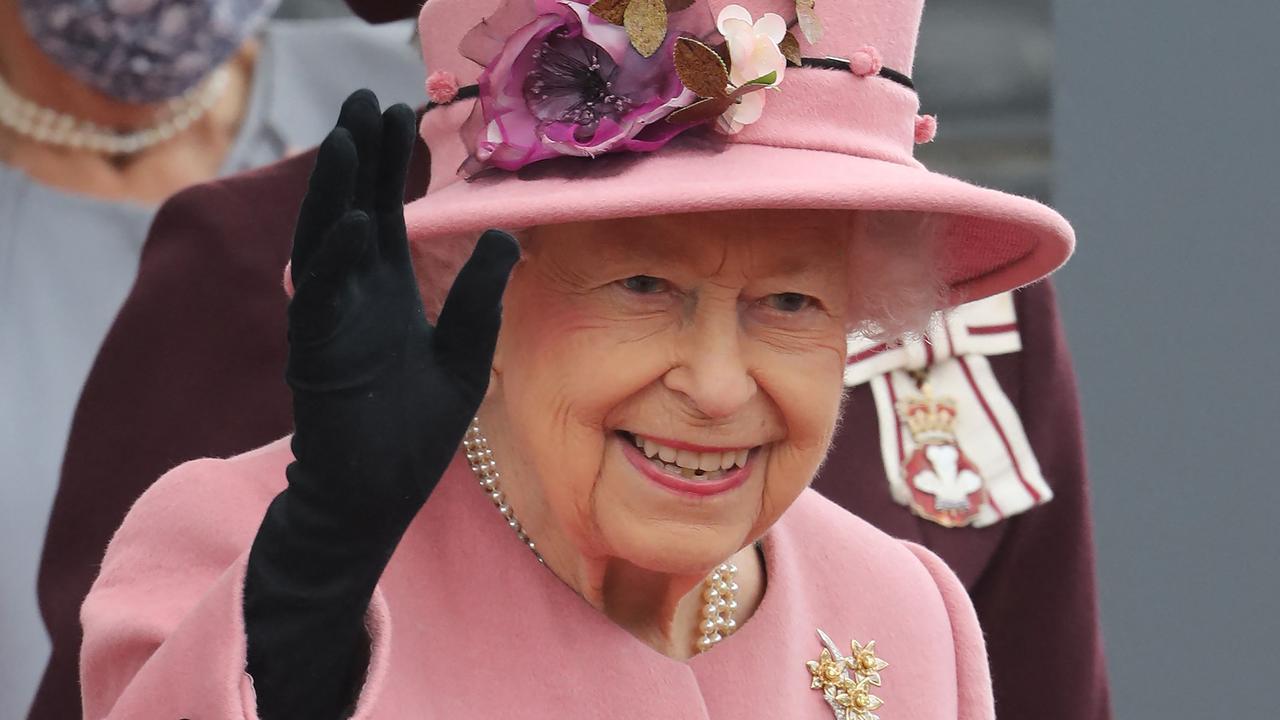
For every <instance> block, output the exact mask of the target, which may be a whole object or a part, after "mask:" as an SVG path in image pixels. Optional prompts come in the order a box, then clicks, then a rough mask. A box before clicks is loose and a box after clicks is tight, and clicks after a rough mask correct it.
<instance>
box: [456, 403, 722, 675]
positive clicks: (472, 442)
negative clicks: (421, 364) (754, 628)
mask: <svg viewBox="0 0 1280 720" xmlns="http://www.w3.org/2000/svg"><path fill="white" fill-rule="evenodd" d="M462 447H463V449H464V450H466V452H467V462H468V463H469V464H470V465H471V472H473V473H475V476H476V478H477V479H478V480H479V481H480V487H481V488H483V489H484V491H485V492H486V493H488V495H489V499H490V500H491V501H493V505H494V507H496V508H498V512H500V513H502V517H504V518H506V520H507V527H510V528H511V530H512V531H514V532H515V534H516V537H518V538H520V542H522V543H524V544H525V546H527V547H528V548H529V552H532V553H533V556H534V557H535V558H537V559H538V562H539V563H541V564H543V565H546V564H547V561H546V560H543V559H542V553H540V552H538V546H537V545H535V544H534V542H533V540H532V539H530V538H529V535H528V533H526V532H525V531H524V527H523V526H521V525H520V521H519V520H517V519H516V515H515V511H514V510H512V509H511V505H510V504H509V503H508V502H507V497H506V495H504V494H503V492H502V490H501V489H500V488H499V487H498V478H499V473H498V463H497V461H496V460H494V457H493V450H492V449H491V448H490V447H489V440H488V439H487V438H486V437H485V436H484V433H482V432H480V425H479V424H478V423H477V422H476V421H474V420H472V421H471V427H470V428H468V429H467V434H466V437H464V438H463V440H462ZM737 572H738V568H737V567H736V566H735V565H734V564H733V563H721V564H720V566H719V567H717V568H716V569H715V570H713V571H711V574H710V575H708V576H707V579H706V580H704V581H703V583H702V601H703V602H704V603H705V604H704V605H703V606H702V620H701V622H699V623H698V630H699V632H700V633H701V635H699V637H698V640H697V641H696V642H695V643H694V651H695V652H699V653H704V652H706V651H708V650H710V649H711V648H713V647H715V645H716V643H718V642H720V641H721V640H723V639H725V638H726V637H728V636H729V635H731V634H732V633H733V631H734V630H737V629H738V623H737V621H736V620H734V619H733V614H734V611H735V610H737V609H738V603H737V601H736V600H734V595H735V594H736V593H737V592H738V584H737V583H736V582H734V581H733V578H734V575H735V574H737Z"/></svg>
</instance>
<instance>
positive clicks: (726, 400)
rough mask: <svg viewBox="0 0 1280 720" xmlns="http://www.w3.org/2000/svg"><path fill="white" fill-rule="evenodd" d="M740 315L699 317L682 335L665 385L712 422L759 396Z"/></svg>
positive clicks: (707, 315) (701, 314)
mask: <svg viewBox="0 0 1280 720" xmlns="http://www.w3.org/2000/svg"><path fill="white" fill-rule="evenodd" d="M740 333H741V331H740V325H739V323H738V318H737V313H736V312H734V313H733V314H732V316H730V317H714V316H712V313H699V317H697V319H696V320H695V322H694V323H692V324H691V325H690V326H689V327H687V328H685V329H684V331H683V332H681V333H680V339H679V342H680V347H679V348H678V349H677V351H676V352H677V356H678V358H679V360H678V362H677V363H676V365H675V367H673V368H671V369H670V370H669V371H667V374H666V375H665V376H664V378H663V382H664V384H665V385H666V386H667V387H668V388H669V389H671V390H674V391H675V392H678V393H680V394H682V395H684V396H685V397H686V398H688V399H689V402H690V403H691V404H692V405H693V408H694V409H695V410H696V411H697V412H698V413H700V414H701V415H704V416H706V417H708V418H722V417H727V416H730V415H732V414H734V413H735V412H737V411H739V410H741V409H742V407H743V406H744V405H746V404H747V402H748V401H750V400H751V398H753V397H754V396H755V394H756V391H757V387H756V381H755V378H753V377H752V376H751V372H750V370H749V369H748V367H747V363H746V358H745V354H744V347H743V344H742V338H741V334H740Z"/></svg>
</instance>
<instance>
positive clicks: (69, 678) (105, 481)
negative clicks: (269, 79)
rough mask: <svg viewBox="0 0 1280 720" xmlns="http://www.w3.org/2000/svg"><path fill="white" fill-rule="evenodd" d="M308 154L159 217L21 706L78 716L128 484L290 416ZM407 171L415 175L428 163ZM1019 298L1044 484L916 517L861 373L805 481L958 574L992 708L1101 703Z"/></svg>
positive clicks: (1070, 715) (1092, 622)
mask: <svg viewBox="0 0 1280 720" xmlns="http://www.w3.org/2000/svg"><path fill="white" fill-rule="evenodd" d="M419 152H421V149H420V150H419ZM313 162H314V153H308V154H306V155H303V156H299V157H295V158H292V159H290V160H286V161H284V162H282V163H279V164H277V165H275V166H272V167H269V168H266V169H263V170H259V171H256V172H253V173H249V174H246V175H243V176H239V177H235V178H230V179H225V180H221V181H217V182H212V183H208V184H205V185H201V186H197V187H195V188H192V189H189V190H186V191H184V192H182V193H180V194H179V195H177V196H175V197H174V198H173V199H171V200H170V201H169V202H167V203H166V204H165V205H164V207H163V208H162V209H161V211H160V213H159V215H158V217H157V218H156V221H155V224H154V226H153V227H152V230H151V233H150V235H149V237H148V239H147V244H146V246H145V249H144V252H143V255H142V264H141V268H140V273H139V279H138V281H137V285H136V286H135V287H134V289H133V291H132V293H131V294H130V296H129V298H128V300H127V301H126V302H125V304H124V306H123V309H122V310H121V311H120V315H119V317H118V318H117V320H116V323H115V325H114V327H113V328H112V330H111V332H110V334H109V335H108V336H107V339H106V341H105V343H104V345H103V347H102V350H101V352H100V354H99V356H98V359H97V362H96V364H95V366H94V368H93V371H92V372H91V374H90V376H89V380H88V383H87V385H86V387H85V390H84V394H83V396H82V399H81V401H80V406H79V408H78V410H77V412H76V416H75V420H74V422H73V426H72V430H71V437H70V442H69V445H68V450H67V456H66V461H65V464H64V467H63V473H62V481H61V486H60V487H59V490H58V496H57V499H56V501H55V504H54V509H53V516H52V520H51V522H50V527H49V535H48V538H47V540H46V544H45V553H44V558H43V564H42V567H41V572H40V585H39V591H40V601H41V608H42V611H43V614H44V619H45V622H46V625H47V626H48V628H49V632H50V634H51V636H52V639H53V646H54V649H53V656H52V659H51V661H50V664H49V667H48V669H47V670H46V673H45V677H44V681H43V683H42V685H41V688H40V691H39V693H38V695H37V698H36V703H35V706H34V708H33V711H32V714H31V718H33V720H66V719H68V718H73V717H79V690H78V687H77V673H76V665H77V656H78V652H79V647H80V625H79V622H78V609H79V606H80V603H81V601H82V599H83V598H84V596H85V594H86V593H87V591H88V589H89V586H90V584H91V583H92V581H93V579H94V576H95V575H96V573H97V569H98V563H99V562H100V560H101V558H102V554H103V550H104V548H105V547H106V544H107V540H108V539H109V538H110V536H111V533H112V532H113V531H114V529H115V528H116V526H117V525H119V523H120V522H121V520H122V519H123V517H124V514H125V512H126V511H127V510H128V508H129V506H130V505H131V503H132V502H133V501H134V499H135V498H137V497H138V496H139V495H140V494H141V493H142V491H143V490H144V489H145V488H146V487H147V486H148V485H149V484H150V483H151V482H152V481H153V480H155V479H156V478H158V477H159V476H160V475H161V474H162V473H163V472H164V471H166V470H168V469H170V468H172V467H173V466H175V465H177V464H179V463H181V462H183V461H185V460H188V459H192V458H198V457H205V456H230V455H233V454H236V453H239V452H242V451H244V450H247V449H250V448H253V447H257V446H259V445H263V444H266V443H268V442H270V441H271V440H274V439H276V438H278V437H280V436H282V435H284V434H286V433H288V432H290V431H291V417H290V405H289V392H288V388H287V387H286V386H285V384H284V381H283V368H284V360H285V296H284V293H283V291H282V290H281V287H280V280H281V271H282V268H283V267H284V264H285V261H286V259H287V258H288V256H289V244H290V240H291V234H292V225H293V221H294V216H295V214H296V211H297V207H298V204H299V202H300V199H301V196H302V193H303V191H304V189H305V187H306V177H307V174H308V173H309V171H310V168H311V166H312V164H313ZM426 166H427V163H426V162H425V161H424V160H423V159H422V158H419V159H417V160H415V162H414V163H413V165H412V167H414V168H425V167H426ZM410 184H411V187H412V188H414V189H415V190H416V193H417V194H420V193H421V192H422V188H423V187H424V186H425V178H423V177H421V176H419V177H415V178H411V180H410ZM415 190H411V191H409V192H408V193H406V194H407V195H409V196H410V197H412V196H413V195H414V194H415ZM1017 311H1018V318H1019V325H1020V327H1021V332H1022V342H1023V346H1024V349H1023V350H1022V351H1021V352H1019V353H1015V354H1011V355H1004V356H997V357H993V358H991V362H992V365H993V366H994V369H995V373H996V376H997V378H998V379H999V381H1000V383H1001V385H1002V386H1003V388H1004V389H1005V391H1006V392H1007V393H1008V395H1009V397H1010V399H1011V400H1012V401H1013V403H1014V404H1015V406H1016V407H1017V408H1018V410H1019V412H1020V414H1021V416H1022V419H1023V422H1024V424H1025V428H1026V432H1027V435H1028V438H1029V440H1030V442H1031V445H1032V447H1033V449H1034V451H1035V453H1036V455H1037V457H1038V458H1039V461H1040V464H1041V467H1042V470H1043V472H1044V475H1045V477H1046V478H1047V479H1048V481H1049V483H1050V484H1051V486H1052V488H1053V491H1054V494H1055V499H1054V500H1053V501H1052V502H1050V503H1049V504H1047V505H1045V506H1042V507H1039V508H1035V509H1033V510H1031V511H1029V512H1027V513H1025V514H1023V515H1019V516H1017V517H1014V518H1012V519H1009V520H1007V521H1005V522H1002V523H999V524H997V525H995V526H992V527H988V528H985V529H968V528H965V529H953V530H947V529H943V528H941V527H938V526H935V525H931V524H929V523H927V522H926V521H923V520H919V519H917V518H915V517H914V516H912V515H911V514H910V513H909V512H908V511H907V510H906V509H905V508H903V507H901V506H899V505H896V504H894V502H893V501H892V500H891V498H890V496H889V489H888V483H887V481H886V479H885V475H884V467H883V463H882V461H881V455H880V450H879V446H878V439H877V433H878V430H877V426H876V417H875V410H874V406H873V401H872V399H871V395H870V392H869V391H868V390H867V388H866V386H863V387H860V388H857V389H855V390H854V391H853V392H852V396H851V399H850V402H849V403H848V407H847V409H846V411H845V415H846V416H845V422H844V424H843V425H842V427H841V430H840V434H839V436H838V438H837V440H836V445H835V449H834V450H833V452H834V454H835V458H834V459H833V461H831V462H829V463H828V464H827V468H828V469H829V470H828V472H826V473H824V474H823V475H822V476H821V477H820V478H819V479H818V481H817V483H816V487H817V488H818V489H819V490H820V491H822V492H823V493H825V494H826V495H828V496H829V497H831V498H832V499H834V500H836V501H837V502H839V503H840V504H842V505H844V506H845V507H846V508H849V509H851V510H853V511H854V512H856V513H857V514H858V515H860V516H862V517H863V518H865V519H867V520H868V521H870V522H872V523H874V524H876V525H878V526H879V527H881V528H883V529H884V530H886V531H888V532H889V533H890V534H893V535H897V536H899V537H903V538H906V539H910V540H914V541H916V542H919V543H922V544H924V545H926V546H928V547H929V548H930V549H932V550H933V551H934V552H935V553H938V554H939V555H941V556H942V557H943V558H944V559H945V560H946V561H947V562H948V563H949V564H950V565H951V567H952V569H953V570H954V571H955V572H956V573H957V574H958V575H959V576H960V578H961V580H962V581H963V582H964V584H965V586H966V587H967V588H968V590H969V591H970V593H971V596H972V598H973V601H974V603H975V605H976V607H977V611H978V614H979V616H980V618H981V620H982V624H983V628H984V630H985V632H986V634H987V638H988V642H989V645H990V657H991V662H992V673H993V676H994V683H995V692H996V707H997V710H998V711H999V712H1000V714H1001V715H1002V716H1004V717H1008V718H1015V719H1017V718H1036V719H1037V720H1084V719H1086V718H1087V719H1090V720H1099V719H1103V718H1107V717H1109V709H1108V701H1107V684H1106V678H1105V676H1104V665H1103V660H1102V647H1101V642H1100V638H1099V631H1098V617H1097V607H1096V600H1095V593H1094V570H1093V546H1092V541H1091V536H1090V519H1089V504H1088V490H1087V485H1086V478H1085V472H1084V460H1083V451H1082V447H1081V433H1080V424H1079V412H1078V406H1077V399H1076V392H1075V381H1074V377H1073V375H1072V370H1071V366H1070V360H1069V358H1068V355H1067V351H1066V347H1065V345H1064V341H1063V336H1062V332H1061V328H1060V326H1059V323H1058V318H1057V311H1056V308H1055V305H1054V295H1053V290H1052V288H1051V286H1050V285H1049V284H1047V283H1044V284H1040V285H1038V286H1036V287H1033V288H1030V289H1027V290H1024V291H1021V292H1019V293H1018V295H1017Z"/></svg>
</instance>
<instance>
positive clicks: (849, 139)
mask: <svg viewBox="0 0 1280 720" xmlns="http://www.w3.org/2000/svg"><path fill="white" fill-rule="evenodd" d="M922 11H923V0H816V1H815V0H798V1H797V0H740V2H737V3H732V2H725V1H724V0H596V1H595V2H589V1H587V0H430V1H429V2H427V3H426V4H425V6H424V7H423V10H422V14H421V15H420V18H419V26H420V29H421V32H422V38H423V43H422V46H423V55H424V60H425V63H426V66H427V67H428V68H431V69H432V70H433V71H435V72H439V71H446V72H449V73H452V74H453V75H454V76H456V77H457V79H458V82H459V83H460V84H462V85H463V86H464V87H462V88H461V89H460V91H459V93H458V95H457V97H456V99H454V100H453V101H451V102H449V103H446V104H438V105H436V106H434V107H431V108H430V109H429V111H428V112H427V113H426V114H425V115H424V116H423V120H422V123H421V126H420V131H421V135H422V138H423V140H424V141H425V142H426V145H427V147H428V148H429V149H430V151H431V183H430V186H429V188H428V191H427V193H426V195H425V196H424V197H423V198H421V199H419V200H417V201H415V202H414V203H411V204H410V205H409V206H408V207H407V208H406V221H407V224H408V228H409V233H410V239H411V241H412V242H415V243H429V242H431V241H432V240H433V239H435V238H440V237H446V236H456V235H457V234H459V233H478V232H480V231H482V230H483V229H485V228H489V227H499V228H505V229H520V228H527V227H533V226H538V225H548V224H555V223H563V222H573V221H589V220H600V219H608V218H620V217H637V216H646V215H658V214H675V213H689V212H715V211H732V210H747V209H780V210H798V211H803V210H809V209H843V210H849V211H853V212H860V213H874V212H880V211H886V212H895V213H903V212H905V213H910V214H915V215H918V216H919V218H920V220H921V221H922V222H920V223H918V224H917V226H918V227H919V228H922V230H921V232H924V233H927V236H926V239H927V240H929V245H930V247H931V248H932V251H933V252H934V253H935V257H936V258H937V260H938V264H939V266H940V267H939V274H940V276H941V280H942V282H943V283H945V285H946V288H947V289H948V291H949V292H948V293H947V296H946V302H948V303H950V304H961V303H964V302H969V301H972V300H976V299H980V298H983V297H987V296H990V295H994V294H997V293H1000V292H1004V291H1006V290H1010V289H1013V288H1016V287H1020V286H1022V285H1025V284H1028V283H1030V282H1034V281H1035V280H1038V279H1040V278H1042V277H1044V276H1045V275H1047V274H1048V273H1050V272H1052V271H1053V270H1054V269H1056V268H1057V267H1058V266H1060V265H1061V264H1062V263H1063V262H1065V261H1066V259H1067V258H1068V257H1069V256H1070V254H1071V252H1072V250H1073V248H1074V245H1075V235H1074V233H1073V231H1072V229H1071V227H1070V225H1069V224H1068V223H1067V221H1066V220H1064V219H1063V218H1062V217H1061V216H1060V215H1059V214H1058V213H1056V212H1054V211H1053V210H1052V209H1050V208H1048V207H1046V206H1044V205H1042V204H1040V203H1038V202H1035V201H1033V200H1030V199H1027V198H1022V197H1017V196H1014V195H1009V194H1005V193H1002V192H998V191H995V190H990V189H987V188H982V187H978V186H975V185H972V184H970V183H966V182H964V181H961V180H958V179H955V178H951V177H947V176H945V175H942V174H939V173H934V172H930V171H929V170H928V169H926V168H924V167H923V166H922V165H921V164H920V162H919V161H917V160H916V159H915V157H914V151H915V146H916V144H917V142H924V141H929V140H932V139H933V135H934V132H935V131H936V130H935V129H936V127H937V125H936V120H934V119H933V118H932V116H929V115H924V114H922V113H921V110H922V108H921V99H920V97H919V96H918V95H917V93H916V90H915V87H914V85H913V83H912V82H911V80H910V77H909V76H910V72H911V66H912V60H913V56H914V53H915V43H916V38H917V34H918V30H919V25H920V19H921V13H922ZM944 139H945V138H944Z"/></svg>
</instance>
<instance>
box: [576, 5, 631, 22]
mask: <svg viewBox="0 0 1280 720" xmlns="http://www.w3.org/2000/svg"><path fill="white" fill-rule="evenodd" d="M630 2H631V0H596V1H595V2H593V3H591V7H589V8H587V10H588V12H590V13H591V14H592V15H595V16H596V17H598V18H600V19H601V20H604V21H605V22H609V23H613V24H614V25H621V24H622V17H623V15H624V14H626V12H627V5H628V4H629V3H630Z"/></svg>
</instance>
